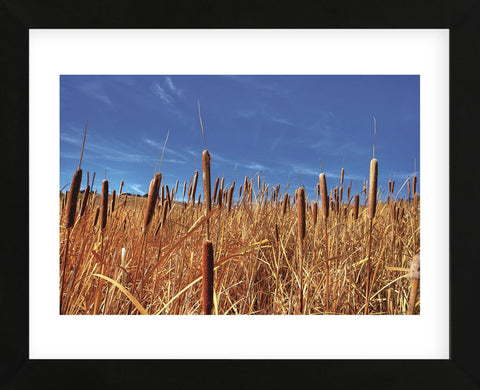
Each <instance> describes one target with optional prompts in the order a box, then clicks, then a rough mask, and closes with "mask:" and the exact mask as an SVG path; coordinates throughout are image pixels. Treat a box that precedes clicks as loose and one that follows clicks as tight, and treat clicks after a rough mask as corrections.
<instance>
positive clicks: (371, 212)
mask: <svg viewBox="0 0 480 390" xmlns="http://www.w3.org/2000/svg"><path fill="white" fill-rule="evenodd" d="M377 179H378V161H377V159H376V158H372V160H371V162H370V187H369V191H368V219H369V220H370V224H369V238H368V258H367V283H366V291H365V314H368V309H369V307H368V305H369V301H370V292H371V291H370V290H371V287H370V284H371V281H370V273H371V268H372V259H371V251H372V224H373V218H374V217H375V209H376V205H377Z"/></svg>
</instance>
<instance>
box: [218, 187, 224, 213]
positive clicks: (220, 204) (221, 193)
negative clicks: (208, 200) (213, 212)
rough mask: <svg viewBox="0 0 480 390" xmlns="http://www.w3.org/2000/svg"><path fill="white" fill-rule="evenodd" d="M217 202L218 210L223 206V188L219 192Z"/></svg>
mask: <svg viewBox="0 0 480 390" xmlns="http://www.w3.org/2000/svg"><path fill="white" fill-rule="evenodd" d="M217 201H218V208H219V209H221V208H222V205H223V190H222V189H221V188H220V189H219V190H218V196H217Z"/></svg>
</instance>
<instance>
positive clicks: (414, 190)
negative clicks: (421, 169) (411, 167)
mask: <svg viewBox="0 0 480 390" xmlns="http://www.w3.org/2000/svg"><path fill="white" fill-rule="evenodd" d="M416 193H417V175H415V176H413V196H415V194H416Z"/></svg>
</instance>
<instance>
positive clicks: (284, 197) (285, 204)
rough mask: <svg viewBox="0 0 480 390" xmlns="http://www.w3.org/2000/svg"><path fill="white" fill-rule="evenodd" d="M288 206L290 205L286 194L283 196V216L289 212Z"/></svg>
mask: <svg viewBox="0 0 480 390" xmlns="http://www.w3.org/2000/svg"><path fill="white" fill-rule="evenodd" d="M287 206H288V194H285V195H284V196H283V207H282V216H283V217H284V216H285V213H286V212H287Z"/></svg>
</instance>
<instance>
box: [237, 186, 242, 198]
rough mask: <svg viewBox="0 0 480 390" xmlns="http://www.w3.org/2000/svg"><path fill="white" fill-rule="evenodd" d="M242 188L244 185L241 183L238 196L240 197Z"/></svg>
mask: <svg viewBox="0 0 480 390" xmlns="http://www.w3.org/2000/svg"><path fill="white" fill-rule="evenodd" d="M242 189H243V185H241V186H240V187H239V189H238V197H239V198H240V197H241V196H242Z"/></svg>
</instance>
